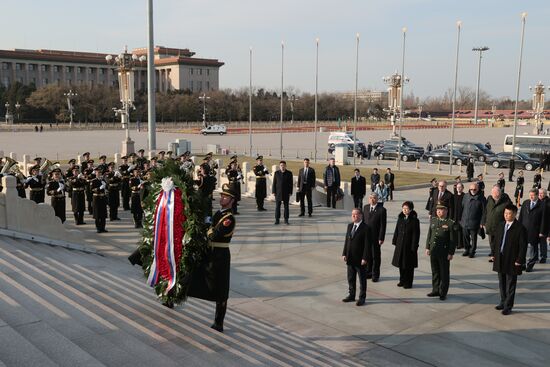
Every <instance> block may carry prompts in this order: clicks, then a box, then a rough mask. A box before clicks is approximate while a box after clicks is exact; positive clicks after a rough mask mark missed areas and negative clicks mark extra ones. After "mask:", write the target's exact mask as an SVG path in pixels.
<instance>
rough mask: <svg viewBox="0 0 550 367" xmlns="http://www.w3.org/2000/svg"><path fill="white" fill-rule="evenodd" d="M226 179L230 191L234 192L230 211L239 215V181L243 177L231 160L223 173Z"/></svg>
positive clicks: (234, 162)
mask: <svg viewBox="0 0 550 367" xmlns="http://www.w3.org/2000/svg"><path fill="white" fill-rule="evenodd" d="M225 174H226V176H227V179H228V180H229V186H231V189H232V190H233V191H234V192H235V197H234V200H233V208H232V209H231V210H232V211H233V214H239V212H238V211H237V206H238V202H239V201H240V200H241V180H242V178H243V175H242V173H241V171H240V169H239V167H238V166H237V161H236V160H233V161H231V163H229V167H228V168H227V169H226V172H225Z"/></svg>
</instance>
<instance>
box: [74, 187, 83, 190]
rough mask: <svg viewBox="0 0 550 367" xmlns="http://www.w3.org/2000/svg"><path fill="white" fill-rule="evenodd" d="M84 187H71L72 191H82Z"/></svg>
mask: <svg viewBox="0 0 550 367" xmlns="http://www.w3.org/2000/svg"><path fill="white" fill-rule="evenodd" d="M84 190H85V188H84V187H73V191H84Z"/></svg>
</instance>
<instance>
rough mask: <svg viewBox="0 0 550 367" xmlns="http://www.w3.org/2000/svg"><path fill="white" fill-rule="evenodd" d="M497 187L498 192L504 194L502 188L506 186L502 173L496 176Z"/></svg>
mask: <svg viewBox="0 0 550 367" xmlns="http://www.w3.org/2000/svg"><path fill="white" fill-rule="evenodd" d="M497 185H498V187H500V190H502V192H504V187H505V186H506V180H505V179H504V172H500V173H499V174H498V180H497Z"/></svg>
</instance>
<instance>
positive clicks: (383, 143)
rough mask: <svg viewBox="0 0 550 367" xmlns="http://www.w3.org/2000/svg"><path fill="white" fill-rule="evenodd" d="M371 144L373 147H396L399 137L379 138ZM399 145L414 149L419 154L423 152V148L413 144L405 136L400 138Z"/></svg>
mask: <svg viewBox="0 0 550 367" xmlns="http://www.w3.org/2000/svg"><path fill="white" fill-rule="evenodd" d="M372 145H373V148H374V149H377V148H381V147H387V146H392V147H397V146H398V145H399V139H398V138H392V139H385V140H380V141H377V142H375V143H373V144H372ZM401 146H402V147H405V148H408V149H411V150H416V151H417V152H419V153H420V155H422V154H424V148H422V147H419V146H417V145H415V144H414V143H413V142H411V141H410V140H407V139H405V138H402V139H401Z"/></svg>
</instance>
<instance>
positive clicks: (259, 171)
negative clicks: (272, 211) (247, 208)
mask: <svg viewBox="0 0 550 367" xmlns="http://www.w3.org/2000/svg"><path fill="white" fill-rule="evenodd" d="M263 159H264V157H263V156H261V155H259V156H258V157H256V165H255V166H254V167H253V168H252V171H254V174H255V175H256V194H255V195H256V206H257V208H258V211H265V210H267V209H265V208H264V200H265V198H266V196H267V183H266V177H265V175H267V174H269V171H268V170H267V167H266V166H264V161H263Z"/></svg>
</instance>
